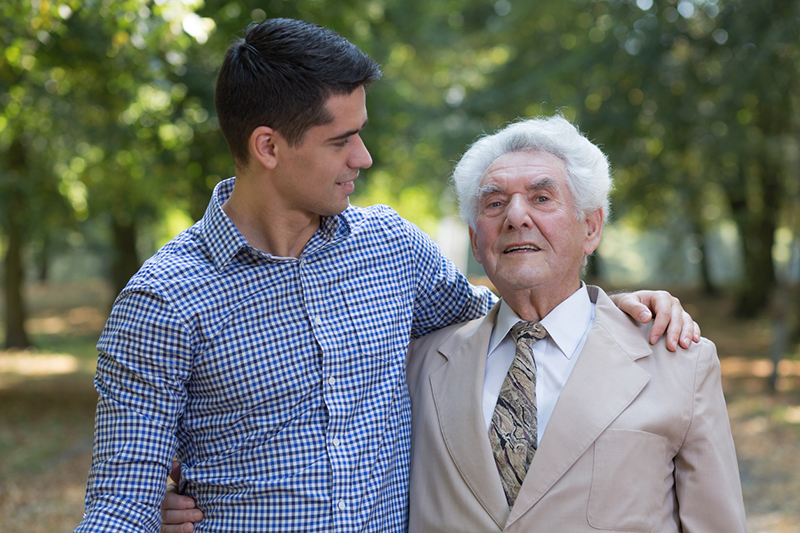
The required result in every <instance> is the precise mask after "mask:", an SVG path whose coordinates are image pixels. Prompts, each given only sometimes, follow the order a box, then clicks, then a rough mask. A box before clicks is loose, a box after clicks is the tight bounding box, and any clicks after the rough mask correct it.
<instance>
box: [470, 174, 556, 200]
mask: <svg viewBox="0 0 800 533" xmlns="http://www.w3.org/2000/svg"><path fill="white" fill-rule="evenodd" d="M526 188H527V189H528V190H529V191H538V190H541V189H558V182H557V181H556V180H554V179H553V178H542V179H540V180H538V181H535V182H533V183H530V184H528V186H527V187H526ZM504 193H505V191H504V190H503V188H502V187H499V186H497V185H484V186H482V187H478V198H485V197H486V196H489V195H490V194H504Z"/></svg>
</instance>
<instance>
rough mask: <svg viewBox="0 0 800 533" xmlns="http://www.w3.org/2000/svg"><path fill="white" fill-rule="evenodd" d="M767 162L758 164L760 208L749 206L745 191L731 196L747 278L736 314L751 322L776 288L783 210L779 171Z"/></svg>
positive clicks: (729, 197)
mask: <svg viewBox="0 0 800 533" xmlns="http://www.w3.org/2000/svg"><path fill="white" fill-rule="evenodd" d="M766 159H767V158H765V157H762V158H760V161H759V163H760V164H759V171H760V173H761V176H760V180H759V182H760V185H761V198H762V202H761V205H760V206H759V207H758V208H755V207H753V206H752V205H750V204H749V203H748V201H747V194H748V193H747V192H745V190H746V188H745V187H741V188H739V189H738V190H737V191H729V193H728V200H729V202H730V206H731V211H732V213H733V219H734V221H735V222H736V226H737V228H738V230H739V238H740V240H741V244H742V254H743V258H742V261H743V265H744V275H743V279H742V282H741V284H740V286H739V292H738V295H737V302H736V307H735V310H734V312H735V314H736V316H738V317H742V318H751V317H754V316H756V315H757V314H758V313H760V312H761V311H763V310H764V309H765V308H766V307H767V305H768V303H769V299H770V295H771V294H772V291H773V289H774V288H775V266H774V263H773V260H772V246H773V244H774V241H775V230H776V228H777V219H776V217H777V213H778V212H779V208H780V206H779V200H780V182H779V180H780V175H779V172H780V170H779V169H778V167H777V166H776V165H775V164H774V163H772V162H770V161H767V160H766Z"/></svg>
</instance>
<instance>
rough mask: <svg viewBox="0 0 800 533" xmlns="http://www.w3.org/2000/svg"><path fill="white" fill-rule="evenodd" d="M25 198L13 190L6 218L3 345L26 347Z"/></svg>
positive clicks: (28, 341)
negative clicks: (24, 294)
mask: <svg viewBox="0 0 800 533" xmlns="http://www.w3.org/2000/svg"><path fill="white" fill-rule="evenodd" d="M24 213H25V199H24V197H23V196H22V194H21V193H19V192H16V193H13V197H12V198H11V202H10V205H9V209H8V214H7V218H6V221H5V222H6V224H5V226H6V237H7V238H8V250H7V251H6V258H5V269H6V279H5V293H6V324H5V325H6V342H5V345H6V348H28V347H29V346H31V342H30V340H29V339H28V333H27V331H26V330H25V304H24V300H23V296H22V285H23V280H24V269H23V265H22V241H23V221H22V217H23V215H24Z"/></svg>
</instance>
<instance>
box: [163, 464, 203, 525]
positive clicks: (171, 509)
mask: <svg viewBox="0 0 800 533" xmlns="http://www.w3.org/2000/svg"><path fill="white" fill-rule="evenodd" d="M169 477H170V478H171V479H172V481H171V482H170V483H169V484H167V494H166V495H165V496H164V501H163V502H161V521H162V523H161V533H191V532H192V531H194V523H195V522H199V521H201V520H202V519H203V511H201V510H200V509H198V508H197V507H196V505H197V504H196V503H195V501H194V500H193V499H192V498H190V497H189V496H182V495H180V494H178V483H179V482H180V480H181V464H180V463H179V462H178V461H173V462H172V470H171V471H170V473H169Z"/></svg>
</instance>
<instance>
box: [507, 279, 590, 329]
mask: <svg viewBox="0 0 800 533" xmlns="http://www.w3.org/2000/svg"><path fill="white" fill-rule="evenodd" d="M580 287H581V282H580V280H576V282H575V283H574V284H571V285H569V286H567V287H564V288H563V289H561V290H548V289H546V288H542V287H534V288H528V289H518V290H511V291H500V295H501V296H502V297H503V300H504V301H505V302H506V303H507V304H508V305H509V307H511V309H513V310H514V312H515V313H517V315H518V316H519V317H520V318H521V319H522V320H525V321H527V322H539V321H541V320H542V319H543V318H544V317H546V316H547V315H548V314H549V313H550V311H552V310H553V309H555V308H556V307H558V305H559V304H560V303H561V302H563V301H564V300H566V299H567V298H569V297H570V296H572V295H573V294H574V293H575V291H577V290H578V289H580Z"/></svg>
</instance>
